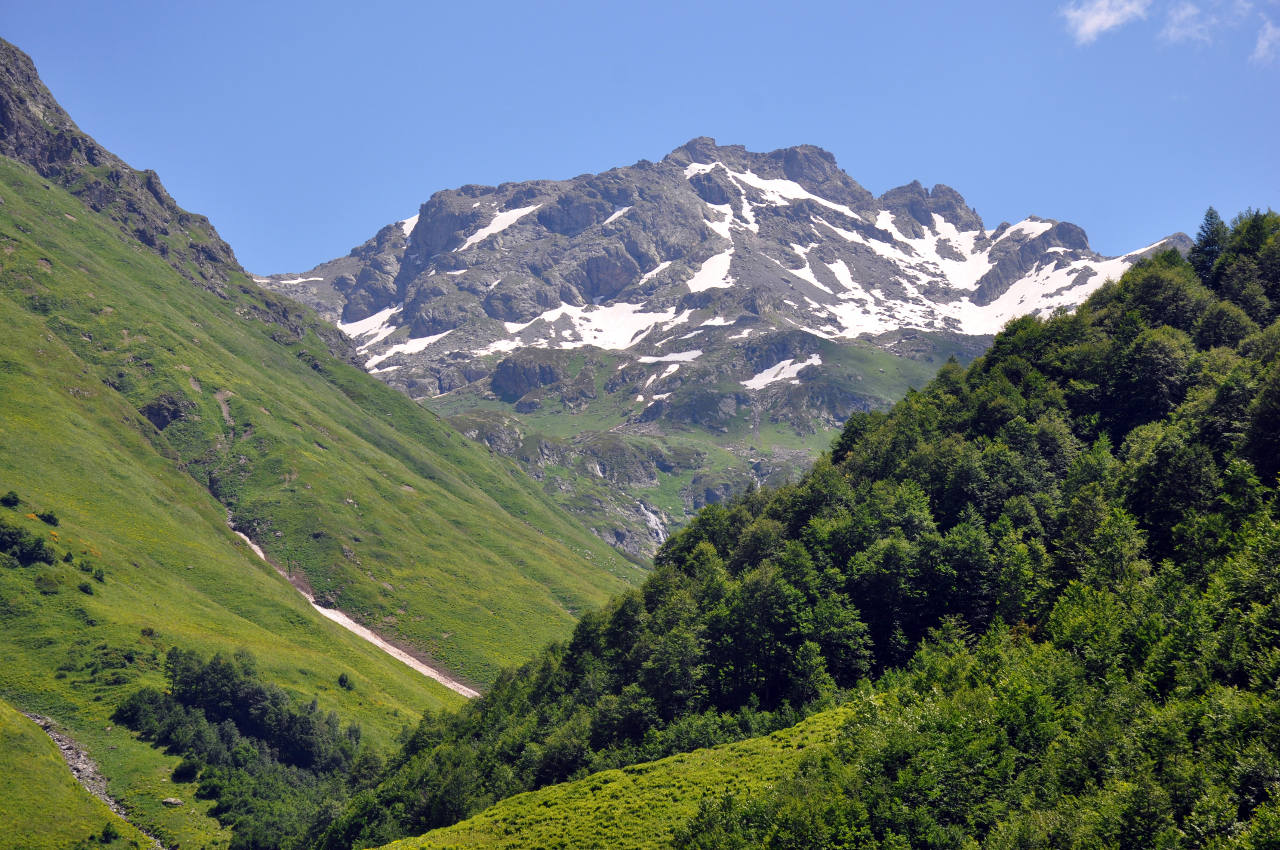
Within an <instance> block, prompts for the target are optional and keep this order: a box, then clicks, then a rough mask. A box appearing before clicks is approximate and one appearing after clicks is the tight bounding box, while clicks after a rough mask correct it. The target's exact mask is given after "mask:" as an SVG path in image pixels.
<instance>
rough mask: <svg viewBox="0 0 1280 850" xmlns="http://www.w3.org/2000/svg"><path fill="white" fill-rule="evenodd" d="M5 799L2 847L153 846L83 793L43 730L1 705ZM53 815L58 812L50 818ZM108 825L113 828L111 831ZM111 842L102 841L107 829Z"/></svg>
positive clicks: (0, 771) (1, 791) (0, 789)
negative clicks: (49, 814) (51, 813)
mask: <svg viewBox="0 0 1280 850" xmlns="http://www.w3.org/2000/svg"><path fill="white" fill-rule="evenodd" d="M0 799H3V800H5V801H6V806H5V809H6V811H5V819H4V829H3V830H0V848H5V850H9V848H13V850H17V848H23V850H43V848H50V850H53V848H65V847H73V846H77V845H79V844H83V845H84V846H96V847H129V846H133V845H131V844H130V842H137V844H138V845H141V846H144V847H145V846H148V845H149V842H148V841H147V839H146V837H145V836H144V835H142V834H141V833H140V832H138V831H137V830H136V829H134V828H133V827H132V826H130V825H129V824H128V823H126V822H125V821H123V820H121V819H120V818H119V817H117V816H116V815H115V814H114V813H113V812H112V811H111V810H110V809H108V808H107V807H106V804H104V803H103V802H102V801H101V800H99V799H98V798H96V797H94V796H93V795H92V794H90V793H89V792H88V791H86V790H84V788H83V787H81V786H80V784H79V783H78V782H76V780H75V778H74V777H73V776H72V775H71V771H69V770H68V769H67V765H66V762H64V761H63V760H62V756H61V754H60V753H59V752H58V747H57V745H56V744H54V742H53V741H52V740H51V739H50V738H49V736H48V735H46V734H45V733H44V732H43V731H42V730H41V729H40V727H39V726H37V725H36V724H35V723H33V722H31V721H30V720H28V719H27V718H25V717H23V716H22V715H21V714H19V713H18V712H17V710H15V709H14V708H13V706H11V705H9V704H8V703H6V702H4V701H3V700H0ZM49 812H57V813H58V816H57V817H56V818H49V817H48V816H47V815H48V813H49ZM107 824H111V826H110V827H109V828H108V827H107ZM104 829H107V837H108V838H109V837H110V836H111V834H112V832H114V834H115V835H116V836H117V837H116V838H115V840H112V841H103V840H102V839H103V830H104Z"/></svg>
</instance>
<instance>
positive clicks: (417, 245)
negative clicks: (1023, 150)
mask: <svg viewBox="0 0 1280 850" xmlns="http://www.w3.org/2000/svg"><path fill="white" fill-rule="evenodd" d="M1187 244H1188V242H1187V240H1186V237H1185V236H1181V235H1178V236H1175V237H1171V238H1170V239H1166V240H1161V241H1159V242H1156V243H1154V244H1153V245H1150V246H1147V247H1145V248H1141V249H1139V250H1138V251H1135V252H1133V253H1131V254H1128V255H1126V256H1123V257H1114V258H1108V257H1102V256H1100V255H1098V254H1097V253H1095V252H1093V251H1092V250H1091V249H1090V248H1089V244H1088V240H1087V238H1086V237H1085V234H1084V231H1083V230H1081V229H1080V228H1079V227H1076V226H1075V225H1073V224H1069V223H1066V222H1057V221H1053V220H1051V219H1044V218H1038V217H1035V216H1031V217H1028V218H1027V219H1025V220H1023V221H1020V222H1017V223H1014V224H1009V223H1002V224H1000V225H999V226H998V227H996V228H995V229H993V230H989V229H987V228H986V226H985V225H984V223H983V220H982V218H981V216H980V215H979V214H978V212H977V211H976V210H974V209H972V208H971V207H970V206H969V205H968V204H967V203H966V201H965V199H964V197H963V196H962V195H961V194H960V193H959V192H958V191H956V190H955V189H953V188H951V187H949V186H945V185H937V186H934V187H933V188H932V189H926V188H925V187H924V186H922V185H921V184H920V183H918V182H913V183H909V184H907V185H905V186H900V187H898V188H895V189H891V190H889V191H888V192H885V193H884V194H883V195H881V196H880V197H876V196H874V195H873V194H872V193H871V192H869V191H867V189H866V188H864V187H863V186H861V185H860V184H858V182H857V181H855V180H854V179H853V178H852V177H850V176H849V175H848V174H846V173H845V172H844V171H843V170H842V169H841V168H840V167H839V164H838V163H837V162H836V159H835V157H834V156H833V155H832V154H831V153H829V152H828V151H825V150H823V149H821V148H818V147H814V146H812V145H799V146H795V147H789V148H784V149H781V150H776V151H771V152H767V153H755V152H752V151H749V150H747V149H746V148H745V147H742V146H740V145H719V144H717V143H716V141H715V140H714V139H711V138H707V137H699V138H695V139H692V140H690V141H689V142H687V143H685V144H684V145H681V146H680V147H677V148H676V149H675V150H673V151H672V152H671V153H670V154H668V155H667V156H665V157H663V159H662V160H661V161H659V162H647V161H642V162H639V163H636V164H635V165H632V166H627V167H623V168H615V169H612V170H609V171H606V172H603V173H601V174H585V175H581V176H579V177H575V178H573V179H570V180H532V181H527V182H521V183H504V184H502V185H500V186H477V185H468V186H462V187H460V188H458V189H450V190H445V191H440V192H436V193H435V194H434V195H432V196H431V197H430V198H429V199H428V200H427V201H426V203H424V204H423V205H422V206H421V207H420V208H419V210H418V212H417V214H416V215H414V216H411V217H409V218H407V219H404V220H402V221H398V222H394V223H392V224H389V225H387V226H386V227H384V228H382V229H381V230H379V231H378V233H376V234H375V235H374V236H373V238H371V239H370V240H369V241H368V242H366V243H365V244H363V245H361V246H359V247H357V248H356V249H355V250H353V251H352V252H351V253H350V254H348V255H347V256H346V257H341V258H339V259H336V260H332V261H330V262H327V263H323V264H321V265H319V266H317V267H315V268H314V269H311V270H310V271H307V272H303V273H301V274H293V275H275V276H272V277H269V278H260V279H259V280H260V282H261V283H262V284H263V285H265V286H268V287H272V288H275V289H278V290H280V291H282V292H286V293H288V294H290V295H293V296H294V297H297V298H300V299H302V300H305V301H307V302H309V303H311V304H312V305H314V306H315V307H316V308H317V309H318V310H320V311H321V313H322V314H323V315H325V316H326V317H327V318H329V319H330V320H331V321H334V322H335V323H337V324H338V326H339V327H340V328H342V330H343V331H344V332H346V333H347V334H349V335H350V336H351V337H352V339H353V340H354V341H355V343H356V344H357V346H358V347H359V351H360V358H361V359H362V360H363V363H364V365H365V368H367V369H368V370H370V371H371V372H373V373H374V374H376V375H378V376H379V377H380V378H382V379H383V380H385V381H387V382H388V383H390V384H392V385H394V386H396V387H399V388H400V389H402V390H403V391H405V392H407V393H409V394H410V395H411V396H414V397H416V398H419V399H424V400H430V399H435V398H441V397H443V398H441V402H440V404H441V405H443V406H441V407H440V409H441V410H445V409H446V407H447V408H448V411H454V412H455V422H456V424H459V427H461V428H463V430H464V431H465V432H467V433H469V434H471V435H473V436H476V437H477V438H479V439H483V440H485V441H486V442H488V443H489V445H490V446H491V447H493V448H495V450H498V451H504V452H507V453H509V454H513V455H515V456H517V457H518V458H520V459H521V460H522V461H524V462H525V465H526V468H528V469H530V471H531V472H533V473H534V474H535V475H537V474H540V471H541V470H543V469H546V468H549V467H553V466H563V465H566V464H567V465H573V464H579V465H582V466H583V468H584V469H586V470H587V471H588V472H587V474H589V475H593V476H597V477H600V478H602V479H604V480H608V481H610V483H611V484H622V485H624V486H625V484H626V482H625V481H621V479H618V478H617V476H618V475H619V474H620V470H633V471H635V470H641V469H643V470H646V471H645V472H644V473H643V474H641V473H640V472H634V475H633V476H632V477H631V479H629V480H630V481H631V483H632V484H634V485H635V486H637V487H642V486H649V484H648V482H649V480H650V478H649V472H648V471H647V470H648V469H649V466H647V465H646V464H647V461H646V462H644V463H640V462H633V460H634V458H635V457H647V456H648V455H646V454H645V452H646V451H647V449H645V450H641V449H638V448H637V446H638V445H639V444H638V443H632V444H629V446H628V448H627V451H626V452H623V454H624V455H625V456H626V457H628V458H632V459H633V460H629V461H625V462H624V461H621V460H619V459H618V455H617V452H618V451H620V450H619V449H618V447H617V446H616V445H614V444H613V443H612V442H609V441H605V443H601V441H600V440H597V439H595V437H591V436H587V434H598V432H596V431H589V432H584V435H579V436H578V437H575V438H574V440H573V441H571V443H572V444H571V445H564V444H561V443H554V441H549V440H545V439H541V438H540V437H536V436H534V435H533V434H531V432H529V430H528V428H526V426H525V425H523V424H521V422H520V420H519V417H520V416H526V417H527V416H528V415H533V416H534V417H535V418H536V417H541V416H545V415H547V414H550V413H554V412H556V411H562V412H566V413H584V412H593V413H592V415H593V416H595V421H598V422H602V423H608V424H607V430H608V433H609V435H610V440H612V439H614V438H615V437H617V435H620V434H625V435H631V436H633V437H635V438H636V439H637V440H638V439H639V438H640V437H641V436H643V437H645V438H649V437H654V436H655V435H656V436H662V435H669V434H672V433H674V432H676V431H680V432H681V433H686V432H688V431H696V432H698V433H702V434H709V435H711V439H712V440H713V441H715V442H716V444H717V445H720V446H722V447H725V446H730V448H729V450H730V451H731V452H733V453H735V454H736V455H737V456H738V462H739V475H738V477H737V478H736V479H734V481H735V483H733V484H732V485H730V484H726V483H724V480H723V479H722V480H719V481H716V482H712V483H710V484H706V485H705V486H704V485H703V484H697V483H690V484H689V485H688V486H687V487H686V489H685V490H684V491H683V492H684V495H685V503H686V506H687V507H688V508H690V509H692V508H696V507H697V506H698V505H699V504H700V503H701V501H705V500H706V499H712V498H720V497H722V496H723V495H724V494H725V493H727V492H730V491H731V490H732V489H733V488H734V487H738V486H742V484H743V482H744V481H748V482H749V481H752V480H764V479H767V478H768V476H769V474H771V472H773V471H776V469H777V467H768V468H766V467H767V465H766V466H761V460H760V452H758V451H756V450H755V449H753V448H752V445H753V443H752V442H751V440H745V438H743V439H739V438H738V437H735V436H734V435H735V434H737V435H739V436H740V435H741V434H743V433H746V431H750V430H751V429H757V430H758V428H759V427H761V425H762V423H763V424H768V423H770V422H773V423H784V424H786V425H787V426H789V427H791V428H794V429H795V431H796V432H798V433H802V434H815V433H816V432H820V431H821V430H822V429H824V428H829V427H833V426H834V425H836V424H837V423H839V422H842V421H843V420H844V419H845V418H846V417H847V416H848V415H849V414H850V413H851V412H852V411H854V410H857V409H865V408H867V407H870V406H875V405H878V404H883V403H886V402H887V401H888V399H887V398H885V397H883V396H878V395H876V393H877V392H881V393H883V392H885V391H887V389H886V388H887V387H888V384H887V383H883V382H879V381H876V380H870V379H868V380H865V381H864V380H863V377H864V376H863V375H862V374H861V373H860V372H859V370H860V369H865V368H866V365H865V364H866V363H867V362H868V361H867V356H866V351H867V349H868V347H870V346H876V347H879V348H881V349H883V350H886V351H889V352H893V353H895V354H901V355H904V356H908V357H915V358H921V359H931V358H932V359H937V358H939V357H945V355H946V354H950V353H959V354H961V355H963V356H972V355H973V354H976V353H977V352H979V351H981V350H982V348H984V347H985V345H986V342H987V340H988V339H989V338H990V335H991V334H994V333H995V332H996V331H997V330H999V328H1000V327H1001V326H1002V325H1003V324H1004V323H1005V322H1007V321H1008V320H1009V319H1012V318H1014V317H1016V316H1019V315H1023V314H1025V313H1048V312H1050V311H1052V310H1054V309H1057V308H1060V307H1068V308H1069V307H1072V306H1075V305H1076V304H1079V303H1080V302H1081V301H1083V300H1084V298H1085V297H1087V296H1088V295H1089V294H1090V293H1091V292H1092V291H1093V290H1094V289H1096V288H1097V287H1098V286H1100V285H1101V284H1102V282H1103V281H1104V280H1106V279H1107V278H1114V277H1118V276H1119V275H1120V274H1121V273H1122V272H1124V270H1125V269H1127V268H1128V267H1129V266H1130V265H1131V264H1132V263H1133V262H1134V261H1136V260H1137V259H1138V257H1139V256H1141V255H1143V254H1144V253H1149V252H1152V251H1157V250H1161V249H1163V248H1166V247H1184V248H1185V246H1186V245H1187ZM570 352H578V353H579V354H580V355H581V356H578V357H577V359H576V360H575V359H573V358H570V357H569V356H568V354H569V353H570ZM859 352H861V353H859ZM584 357H585V359H584ZM938 362H940V360H939V361H938ZM855 363H859V364H863V365H854V364H855ZM575 364H576V365H575ZM583 364H585V365H583ZM880 371H883V369H881V370H880ZM868 377H869V378H874V377H876V376H868ZM875 386H879V387H880V389H879V390H876V389H875V388H874V387H875ZM895 386H898V385H895ZM902 388H904V389H905V386H903V387H902ZM461 396H466V397H467V398H469V399H472V401H474V402H475V404H474V405H472V406H471V407H470V409H469V411H470V412H468V413H466V416H465V417H464V419H465V421H463V419H458V418H457V416H458V415H460V414H456V411H457V410H459V409H461V408H466V407H467V405H468V402H465V401H455V399H460V398H461ZM485 399H487V400H488V401H485ZM481 402H483V404H481ZM491 402H493V403H497V402H501V403H502V404H506V405H509V407H508V408H506V410H507V411H508V413H509V415H510V417H514V418H502V417H499V419H497V420H495V419H493V418H492V417H490V418H489V419H485V420H483V421H481V420H480V419H477V418H476V416H478V415H479V414H476V413H475V411H476V410H479V409H480V407H483V406H484V405H487V404H490V403H491ZM429 403H434V402H429ZM485 409H491V408H485ZM448 411H446V412H448ZM504 416H506V414H504ZM744 429H746V431H744ZM735 440H737V442H735ZM533 442H536V443H537V448H536V450H535V449H534V448H533V447H532V446H531V443H533ZM677 454H678V453H677ZM664 462H666V461H664ZM672 463H673V464H674V466H673V467H672V468H673V469H675V468H679V463H676V462H672ZM804 463H807V459H806V460H804ZM686 471H688V470H686ZM610 476H613V478H610ZM624 477H625V476H624ZM638 492H639V491H634V490H633V491H632V492H631V493H630V494H629V495H628V494H625V493H624V494H623V495H622V496H621V498H620V500H618V502H617V504H614V505H613V506H612V507H610V508H609V511H613V512H614V513H615V514H627V513H628V512H629V513H630V518H631V520H633V522H632V523H631V527H632V529H639V532H638V534H639V535H640V537H641V538H642V539H640V541H639V542H637V540H636V538H635V537H634V536H632V537H628V536H627V535H626V534H623V535H622V537H623V540H622V545H623V547H624V548H628V549H630V550H631V551H635V552H638V553H640V554H643V553H644V552H645V551H646V550H651V547H652V544H653V543H654V542H655V541H656V540H658V539H660V538H661V527H662V524H661V523H660V522H655V521H654V519H653V517H654V516H656V513H655V511H653V510H652V509H651V506H649V505H646V504H645V503H644V501H643V499H642V498H641V497H640V496H637V493H638ZM604 498H606V501H607V498H611V497H604ZM680 518H681V517H679V516H674V517H668V519H672V520H675V521H678V520H679V519H680ZM624 524H625V523H624ZM648 531H652V532H653V535H652V538H645V537H644V535H645V534H647V533H648ZM628 533H629V532H628ZM617 534H622V532H618V531H617V528H616V527H615V528H614V529H613V530H611V531H607V532H606V533H605V534H604V535H603V536H605V537H606V539H611V537H610V535H615V536H616V535H617Z"/></svg>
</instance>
